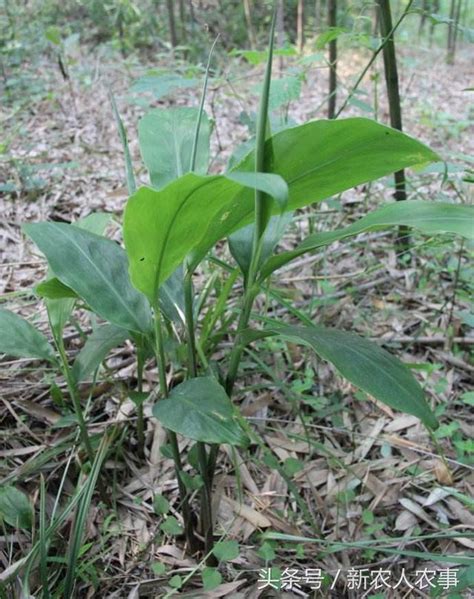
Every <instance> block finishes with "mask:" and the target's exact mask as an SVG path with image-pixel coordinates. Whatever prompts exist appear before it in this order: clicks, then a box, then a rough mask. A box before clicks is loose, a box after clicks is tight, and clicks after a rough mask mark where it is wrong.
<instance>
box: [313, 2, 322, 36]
mask: <svg viewBox="0 0 474 599" xmlns="http://www.w3.org/2000/svg"><path fill="white" fill-rule="evenodd" d="M314 17H315V31H316V33H319V32H320V31H321V29H322V27H321V25H322V24H323V10H322V6H321V0H315V3H314Z"/></svg>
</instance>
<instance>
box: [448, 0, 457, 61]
mask: <svg viewBox="0 0 474 599" xmlns="http://www.w3.org/2000/svg"><path fill="white" fill-rule="evenodd" d="M455 12H456V0H451V8H450V9H449V25H448V48H447V50H448V51H447V53H446V62H447V64H453V62H454V55H453V50H452V49H453V38H454V26H453V24H454V15H455Z"/></svg>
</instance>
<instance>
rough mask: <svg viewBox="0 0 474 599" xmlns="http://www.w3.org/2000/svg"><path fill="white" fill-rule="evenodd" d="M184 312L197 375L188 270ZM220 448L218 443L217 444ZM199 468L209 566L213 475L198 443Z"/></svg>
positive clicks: (193, 371)
mask: <svg viewBox="0 0 474 599" xmlns="http://www.w3.org/2000/svg"><path fill="white" fill-rule="evenodd" d="M184 313H185V320H186V336H187V342H188V343H187V346H188V378H195V377H196V376H197V363H196V337H195V331H194V309H193V280H192V273H191V272H186V274H185V276H184ZM215 447H216V449H217V450H218V447H219V446H218V445H216V446H215ZM197 451H198V460H199V470H200V472H201V476H202V480H203V488H202V492H201V520H202V531H203V535H204V552H205V553H206V554H209V557H208V559H207V560H206V563H207V565H208V566H211V565H215V563H214V556H213V555H212V548H213V546H214V532H213V519H212V477H210V476H209V472H208V464H207V453H206V446H205V444H204V443H202V442H199V441H198V443H197Z"/></svg>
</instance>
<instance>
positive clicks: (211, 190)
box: [124, 172, 287, 305]
mask: <svg viewBox="0 0 474 599" xmlns="http://www.w3.org/2000/svg"><path fill="white" fill-rule="evenodd" d="M244 185H249V186H253V187H257V186H258V188H259V189H261V190H262V191H264V192H265V193H267V194H269V195H271V196H272V197H275V198H276V199H277V202H275V203H276V205H277V206H278V207H279V211H281V209H282V208H281V207H282V206H284V205H285V198H286V190H287V188H286V184H285V182H284V181H282V180H281V179H280V178H279V177H277V176H276V175H272V174H266V173H253V172H252V173H236V172H233V173H231V174H230V175H229V177H226V176H221V175H217V176H213V177H201V176H198V175H195V174H194V173H188V174H187V175H184V176H183V177H181V178H180V179H178V180H176V181H174V182H173V183H170V184H169V185H167V186H166V187H165V188H164V189H161V190H154V189H150V188H149V187H141V188H140V189H139V190H138V191H137V192H136V193H135V194H134V195H133V196H132V197H131V198H130V199H129V200H128V203H127V206H126V209H125V216H124V240H125V247H126V249H127V254H128V257H129V261H130V276H131V279H132V282H133V284H134V285H135V287H136V288H137V289H139V290H140V291H141V292H142V293H144V294H145V295H146V296H147V297H148V299H149V300H150V303H151V304H152V305H153V304H154V303H155V298H156V297H157V293H158V289H159V288H160V286H161V285H162V283H163V282H164V281H166V279H167V278H168V277H169V276H170V275H171V274H172V273H173V271H174V270H175V269H176V268H177V267H178V266H179V265H180V264H181V263H182V262H183V260H184V258H185V257H186V256H187V255H188V254H190V252H192V254H191V256H190V258H191V263H190V268H191V269H192V268H194V267H195V266H196V265H197V264H198V263H199V262H200V260H201V259H202V257H203V256H204V255H205V254H206V253H207V251H208V250H209V248H211V247H212V246H213V245H214V243H215V242H217V241H218V240H219V239H222V238H223V237H225V236H226V235H227V233H228V232H230V231H232V230H234V229H236V228H238V226H239V222H240V221H241V220H242V214H247V220H251V217H252V214H253V210H254V205H253V203H254V202H253V195H252V192H250V193H247V189H248V188H246V187H244ZM244 196H245V197H244ZM236 225H237V226H236Z"/></svg>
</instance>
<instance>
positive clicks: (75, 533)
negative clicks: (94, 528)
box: [63, 436, 110, 599]
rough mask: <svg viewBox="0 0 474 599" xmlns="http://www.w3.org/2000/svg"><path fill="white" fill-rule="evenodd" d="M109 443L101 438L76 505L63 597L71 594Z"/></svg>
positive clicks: (66, 597) (105, 437)
mask: <svg viewBox="0 0 474 599" xmlns="http://www.w3.org/2000/svg"><path fill="white" fill-rule="evenodd" d="M109 443H110V439H109V437H107V436H104V437H103V438H102V442H101V444H100V447H99V450H98V452H97V454H96V457H95V460H94V463H93V465H92V469H91V472H90V474H89V477H88V479H87V481H86V483H85V485H84V487H85V490H84V493H83V495H82V496H81V498H80V500H79V503H78V506H77V512H76V519H75V523H74V528H73V530H72V534H71V540H70V551H69V557H68V563H67V571H66V579H65V582H64V593H63V597H64V598H65V599H70V597H72V596H73V591H74V584H75V581H76V574H77V561H78V557H79V552H80V549H81V544H82V537H83V533H84V528H85V524H86V518H87V515H88V513H89V508H90V504H91V500H92V495H93V493H94V489H95V486H96V484H97V479H98V477H99V473H100V469H101V467H102V463H103V461H104V459H105V456H106V454H107V449H108V447H109Z"/></svg>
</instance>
